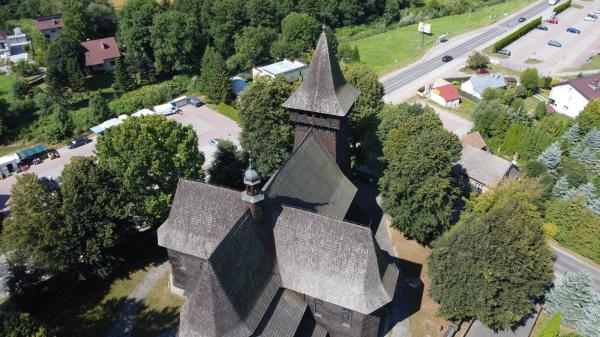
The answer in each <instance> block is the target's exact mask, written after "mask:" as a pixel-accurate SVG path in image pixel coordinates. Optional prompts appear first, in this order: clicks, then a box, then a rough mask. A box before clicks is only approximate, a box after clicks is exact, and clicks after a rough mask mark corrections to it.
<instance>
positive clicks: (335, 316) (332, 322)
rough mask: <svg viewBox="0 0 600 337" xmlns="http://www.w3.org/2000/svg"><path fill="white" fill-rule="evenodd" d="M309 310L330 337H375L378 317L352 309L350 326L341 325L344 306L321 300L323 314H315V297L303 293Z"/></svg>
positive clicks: (377, 329)
mask: <svg viewBox="0 0 600 337" xmlns="http://www.w3.org/2000/svg"><path fill="white" fill-rule="evenodd" d="M304 300H305V301H306V303H308V307H309V308H310V311H311V312H312V313H313V316H314V318H315V320H316V321H317V323H319V324H321V325H322V326H323V327H325V328H326V329H327V331H329V336H331V337H377V333H378V331H379V321H380V318H379V317H377V316H372V315H364V314H361V313H359V312H356V311H352V322H351V324H350V327H347V326H344V325H342V310H343V309H344V308H342V307H340V306H338V305H335V304H333V303H328V302H325V301H323V314H322V315H321V316H320V317H319V315H315V298H313V297H310V296H308V295H304Z"/></svg>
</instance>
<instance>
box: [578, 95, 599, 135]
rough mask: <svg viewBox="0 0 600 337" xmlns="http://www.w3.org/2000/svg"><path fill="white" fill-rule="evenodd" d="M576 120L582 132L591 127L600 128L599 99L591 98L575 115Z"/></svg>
mask: <svg viewBox="0 0 600 337" xmlns="http://www.w3.org/2000/svg"><path fill="white" fill-rule="evenodd" d="M577 122H578V123H579V126H580V127H581V132H582V133H587V132H588V131H590V130H591V129H593V128H596V129H598V130H600V99H597V98H596V99H593V100H591V101H590V102H589V103H588V104H587V105H586V106H585V108H584V109H583V111H582V112H581V113H580V114H579V115H578V116H577Z"/></svg>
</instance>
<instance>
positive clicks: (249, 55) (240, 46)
mask: <svg viewBox="0 0 600 337" xmlns="http://www.w3.org/2000/svg"><path fill="white" fill-rule="evenodd" d="M276 38H277V33H276V32H275V30H274V29H271V28H266V27H251V26H250V27H245V28H244V29H243V30H242V32H241V33H240V34H239V35H236V37H235V52H236V53H235V55H233V56H232V57H230V58H229V59H228V60H227V64H228V68H229V69H233V70H235V71H239V70H244V69H248V68H250V67H252V66H256V65H260V64H263V63H266V62H267V61H268V60H269V58H270V55H269V51H270V48H271V43H272V42H273V41H274V40H275V39H276Z"/></svg>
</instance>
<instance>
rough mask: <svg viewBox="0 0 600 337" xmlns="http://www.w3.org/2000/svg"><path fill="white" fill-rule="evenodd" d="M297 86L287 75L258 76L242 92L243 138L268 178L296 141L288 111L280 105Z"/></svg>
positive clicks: (261, 170) (242, 142) (243, 141)
mask: <svg viewBox="0 0 600 337" xmlns="http://www.w3.org/2000/svg"><path fill="white" fill-rule="evenodd" d="M293 90H294V86H293V85H292V84H290V83H288V82H287V81H286V80H285V79H281V78H277V79H275V80H273V79H270V78H265V77H260V78H258V79H256V80H255V81H254V82H253V83H252V84H251V85H250V86H249V87H248V88H247V89H246V90H245V91H244V92H243V93H242V95H241V96H240V100H239V110H240V119H241V120H240V126H241V128H242V133H241V135H240V142H241V144H242V147H243V149H244V150H245V151H250V152H251V155H252V157H253V158H254V159H255V163H256V167H257V169H258V171H259V172H260V174H261V175H262V176H263V177H265V178H267V177H270V176H271V175H272V174H273V173H274V172H275V170H277V169H279V167H281V164H283V162H284V161H285V160H286V159H287V158H288V156H289V155H290V153H291V151H292V145H293V130H294V128H293V126H292V124H291V122H290V121H289V113H288V112H287V111H286V110H285V109H283V108H282V107H281V105H282V104H283V102H285V100H286V99H287V98H288V97H290V95H291V94H292V92H293Z"/></svg>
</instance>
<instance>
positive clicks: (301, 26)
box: [272, 13, 321, 58]
mask: <svg viewBox="0 0 600 337" xmlns="http://www.w3.org/2000/svg"><path fill="white" fill-rule="evenodd" d="M320 32H321V26H320V25H319V22H318V21H317V20H315V18H313V17H312V16H310V15H308V14H302V13H290V14H289V15H288V16H286V17H285V18H284V19H283V20H282V21H281V37H280V39H279V40H278V41H277V42H276V43H274V44H273V48H272V53H273V55H274V56H275V57H277V58H284V57H287V58H298V57H300V56H301V55H302V53H304V52H305V51H307V50H309V49H311V48H314V47H315V43H316V41H317V39H318V38H319V33H320Z"/></svg>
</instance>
